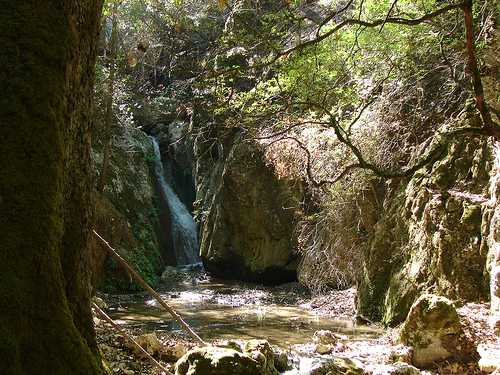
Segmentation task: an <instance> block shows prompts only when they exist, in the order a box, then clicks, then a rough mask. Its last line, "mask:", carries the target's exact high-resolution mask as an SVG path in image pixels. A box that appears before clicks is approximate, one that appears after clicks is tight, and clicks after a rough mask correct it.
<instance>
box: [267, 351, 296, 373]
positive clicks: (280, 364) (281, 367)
mask: <svg viewBox="0 0 500 375" xmlns="http://www.w3.org/2000/svg"><path fill="white" fill-rule="evenodd" d="M271 347H272V349H273V352H274V367H275V368H276V370H278V371H281V372H283V371H285V370H289V369H290V368H291V365H290V361H289V360H288V355H287V353H286V351H285V350H283V349H281V348H280V347H279V346H277V345H272V346H271Z"/></svg>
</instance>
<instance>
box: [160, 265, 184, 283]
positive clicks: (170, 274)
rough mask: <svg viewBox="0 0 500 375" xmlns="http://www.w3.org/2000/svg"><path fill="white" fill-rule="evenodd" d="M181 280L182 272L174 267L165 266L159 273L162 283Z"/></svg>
mask: <svg viewBox="0 0 500 375" xmlns="http://www.w3.org/2000/svg"><path fill="white" fill-rule="evenodd" d="M180 280H182V273H181V272H180V271H179V270H178V269H177V268H175V267H172V266H167V267H165V270H164V271H163V272H162V274H161V281H162V282H164V283H168V282H175V281H180Z"/></svg>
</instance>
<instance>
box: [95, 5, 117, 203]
mask: <svg viewBox="0 0 500 375" xmlns="http://www.w3.org/2000/svg"><path fill="white" fill-rule="evenodd" d="M111 17H112V18H111V24H112V30H111V51H110V54H111V56H110V62H109V63H110V67H109V80H108V96H107V98H106V124H105V125H106V137H105V141H104V157H103V161H102V170H101V176H100V177H99V186H98V187H97V191H98V192H99V193H100V194H102V192H103V191H104V185H106V179H107V177H108V165H109V155H110V153H111V122H112V120H113V93H114V91H115V90H114V87H115V72H116V52H117V49H118V22H117V19H116V5H115V6H113V7H112V8H111Z"/></svg>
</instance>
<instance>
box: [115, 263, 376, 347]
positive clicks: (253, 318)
mask: <svg viewBox="0 0 500 375" xmlns="http://www.w3.org/2000/svg"><path fill="white" fill-rule="evenodd" d="M180 275H182V277H183V280H182V281H178V282H169V283H164V284H162V285H161V286H160V287H158V288H157V289H156V291H157V292H158V293H159V294H160V295H161V296H162V298H163V299H164V300H165V301H166V302H167V303H168V304H169V305H170V306H171V307H172V308H173V309H174V310H175V311H176V312H177V313H178V314H179V315H180V316H181V317H182V319H183V320H184V321H185V322H186V323H187V324H188V325H189V326H190V327H191V328H192V329H193V330H194V331H195V332H196V333H197V334H198V335H199V336H200V337H201V338H202V339H203V340H204V341H206V342H211V341H215V340H250V339H255V338H259V339H262V338H264V339H267V340H268V341H269V342H270V343H271V344H275V345H278V346H279V347H281V348H289V347H291V346H293V345H297V344H302V343H306V342H310V341H311V339H312V337H313V335H314V332H315V331H318V330H330V331H332V332H335V333H339V334H342V335H345V336H347V337H348V338H349V340H350V341H352V340H365V339H373V338H377V337H379V336H380V335H381V330H380V329H379V328H376V327H373V326H369V325H366V324H357V323H356V322H355V321H354V320H353V319H351V318H339V317H335V316H330V315H325V314H315V313H314V311H312V310H311V309H309V308H308V307H307V306H305V302H306V301H307V300H309V299H310V295H309V293H308V292H307V289H306V288H304V287H301V286H300V285H298V283H290V284H288V287H275V288H272V287H263V286H259V285H256V284H251V283H244V282H236V281H227V280H219V279H216V278H211V277H207V276H206V275H205V274H204V273H202V272H181V273H180ZM108 312H109V315H110V316H111V318H112V319H114V320H115V321H116V322H117V323H118V324H121V325H126V326H128V327H130V328H142V329H145V330H151V331H152V330H156V331H168V332H172V333H177V334H180V335H184V336H187V334H186V333H185V332H184V331H183V330H182V328H181V326H180V325H179V324H178V323H177V322H176V321H175V320H174V319H173V318H172V317H171V316H170V315H169V314H168V313H167V312H166V311H165V310H164V309H163V308H162V307H161V306H159V305H158V303H157V301H156V300H155V299H154V298H153V297H151V296H149V295H148V294H143V293H139V294H137V293H136V294H121V295H110V296H109V298H108Z"/></svg>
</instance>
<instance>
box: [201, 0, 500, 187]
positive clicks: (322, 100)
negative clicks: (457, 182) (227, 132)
mask: <svg viewBox="0 0 500 375" xmlns="http://www.w3.org/2000/svg"><path fill="white" fill-rule="evenodd" d="M323 3H326V5H324V6H320V5H319V4H314V6H312V5H311V4H306V3H305V2H302V1H295V2H288V1H283V2H279V8H278V9H277V10H276V8H275V7H276V5H275V6H274V8H269V9H268V10H267V13H266V12H265V11H264V12H262V11H257V9H252V12H253V16H252V17H248V16H244V15H242V13H241V12H240V11H239V10H238V3H237V4H236V5H235V7H234V8H232V9H231V12H232V16H233V18H234V19H235V20H239V26H240V28H239V29H238V30H236V29H235V30H233V31H232V32H231V33H230V35H227V36H226V39H225V42H226V43H228V44H229V45H231V46H234V45H237V46H239V47H240V48H241V49H242V50H243V51H246V53H247V57H248V59H249V60H252V62H253V63H249V64H246V65H245V66H237V65H234V66H225V67H223V69H214V70H212V71H210V72H208V73H207V74H206V76H205V77H208V78H209V79H211V80H212V81H213V82H214V84H213V87H214V95H215V96H217V97H219V98H222V100H220V101H219V103H218V104H217V109H216V110H218V111H219V112H221V113H222V112H223V111H226V113H228V114H229V113H231V114H232V115H230V116H228V118H227V120H226V122H227V125H228V126H230V127H232V126H238V127H240V128H244V129H246V130H247V131H248V133H249V134H251V135H252V136H254V137H257V138H260V139H264V138H265V139H268V140H270V141H271V143H275V142H277V141H279V139H282V140H289V139H293V140H294V141H295V142H296V144H297V146H298V147H299V148H300V149H302V151H303V152H304V154H305V159H306V168H305V171H306V173H307V175H308V177H309V180H310V181H311V182H312V183H313V184H314V185H316V186H323V185H326V184H331V183H334V182H336V181H338V180H339V179H340V178H343V177H344V176H345V175H346V174H348V173H351V172H352V171H353V170H355V169H360V168H361V169H368V170H371V171H372V172H374V173H375V174H376V175H379V176H381V177H385V178H390V177H407V176H410V175H411V174H413V173H414V172H415V171H416V170H418V169H419V168H421V167H422V166H424V165H426V164H427V163H429V162H431V161H432V160H433V158H434V157H435V156H436V155H437V153H438V151H439V150H441V149H442V147H443V145H444V143H446V140H447V139H449V138H450V137H454V136H457V135H459V134H462V133H464V132H472V133H477V134H484V135H487V136H498V135H499V134H500V127H499V126H498V125H497V124H495V123H494V122H493V120H492V118H491V114H490V111H489V109H488V106H487V105H486V103H485V102H484V99H483V95H482V84H481V77H480V74H479V68H478V64H477V58H476V52H475V45H474V43H475V37H474V27H476V26H475V25H474V24H473V9H472V5H473V3H472V1H465V2H461V3H457V2H451V3H448V4H446V3H442V5H441V6H440V7H437V6H436V4H435V2H433V1H421V2H414V1H355V0H351V1H348V2H343V3H339V2H323ZM224 4H225V6H227V7H230V5H228V3H227V2H226V3H224ZM484 27H487V25H484ZM227 48H229V47H227ZM232 48H234V47H232ZM455 49H458V50H459V51H460V52H459V53H457V52H456V50H455ZM464 52H465V53H464ZM464 57H465V58H466V59H467V60H465V59H464ZM215 67H216V68H217V66H215ZM467 70H470V72H471V74H470V77H471V78H472V84H471V85H469V84H468V79H467V77H466V76H465V75H464V74H461V71H467ZM450 73H451V74H450ZM239 74H246V75H251V74H254V75H260V79H259V81H258V82H257V84H256V86H255V87H254V88H253V89H252V90H250V91H245V90H243V91H242V90H238V88H237V87H236V85H235V82H236V76H237V75H239ZM431 74H433V75H434V76H435V77H439V78H440V79H441V82H440V83H439V84H440V85H441V86H442V87H434V89H435V90H438V89H439V90H442V91H441V93H440V95H442V97H443V99H442V100H446V96H448V97H449V98H448V99H450V98H453V99H455V97H457V96H459V97H461V98H462V104H461V105H462V106H463V105H464V103H465V98H467V96H468V92H474V97H475V98H476V103H477V107H478V109H479V111H480V113H481V117H482V120H483V121H482V126H481V127H478V128H468V129H455V130H452V131H451V132H447V133H444V134H439V135H438V137H436V141H435V142H433V143H432V144H430V145H429V144H424V142H417V147H415V149H416V150H417V153H416V155H414V157H413V158H412V160H411V162H410V160H408V155H406V161H404V162H403V163H402V165H401V157H403V160H404V159H405V158H404V156H403V155H394V156H393V157H392V158H391V160H392V161H393V164H392V165H387V163H386V165H384V158H382V159H381V160H376V159H373V158H370V155H371V154H373V151H372V149H373V148H377V146H379V145H380V139H379V140H372V139H370V137H369V136H368V134H369V133H370V132H373V131H374V129H373V127H372V126H370V125H369V123H368V122H369V121H367V120H366V118H364V117H363V114H364V112H365V111H366V109H367V108H374V104H380V102H381V99H382V98H383V97H384V96H385V97H387V96H388V95H387V93H384V90H390V91H392V93H393V94H397V93H396V88H397V87H398V86H401V85H403V86H408V85H407V84H405V82H409V81H411V80H413V81H415V82H416V83H417V84H418V85H419V86H421V87H420V90H421V92H420V93H418V92H416V93H413V95H414V98H415V99H416V100H417V101H420V102H422V100H424V101H425V100H427V98H426V95H428V94H427V93H426V92H425V89H426V88H425V87H424V84H425V83H424V81H425V80H426V79H428V76H429V75H431ZM221 77H223V78H221ZM228 77H231V78H230V79H228ZM436 86H437V82H436ZM384 94H385V95H384ZM407 94H408V92H407ZM397 95H399V96H401V93H399V94H397ZM417 95H419V96H420V98H418V97H415V96H417ZM431 95H432V94H431ZM402 109H403V110H404V108H402ZM417 110H419V111H420V113H422V114H425V113H424V112H425V110H424V108H423V107H421V108H419V109H417ZM406 112H409V111H408V110H406ZM417 113H418V112H417ZM407 123H408V124H410V122H409V121H407ZM411 125H414V124H413V123H412V124H411ZM305 126H307V127H308V128H310V127H316V128H317V132H318V133H319V132H322V133H325V132H329V133H330V134H331V139H332V142H334V143H340V144H341V145H340V148H341V149H343V150H344V151H343V154H344V156H343V159H344V161H343V162H342V163H340V164H338V163H337V167H336V168H334V169H332V168H328V169H327V170H326V173H323V174H322V172H321V171H325V170H324V169H323V168H322V167H323V164H321V163H320V165H318V166H315V165H314V164H315V163H314V160H313V159H314V158H313V154H312V152H313V150H311V149H309V148H308V147H307V145H306V144H305V143H304V142H305V141H304V140H303V139H301V136H300V133H301V132H302V130H303V129H304V127H305ZM431 126H432V125H431ZM426 127H427V129H426ZM428 127H429V124H422V127H420V128H417V129H409V128H408V129H400V131H401V132H402V134H400V136H401V137H406V138H409V139H412V142H415V140H416V139H419V138H420V139H422V140H425V139H427V138H428V136H429V135H430V134H435V133H437V128H433V129H429V128H428ZM374 141H375V142H374ZM418 143H420V144H418ZM418 146H421V147H418ZM372 156H374V157H376V155H372ZM370 159H371V160H370ZM328 175H330V176H331V175H333V176H334V178H328Z"/></svg>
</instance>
